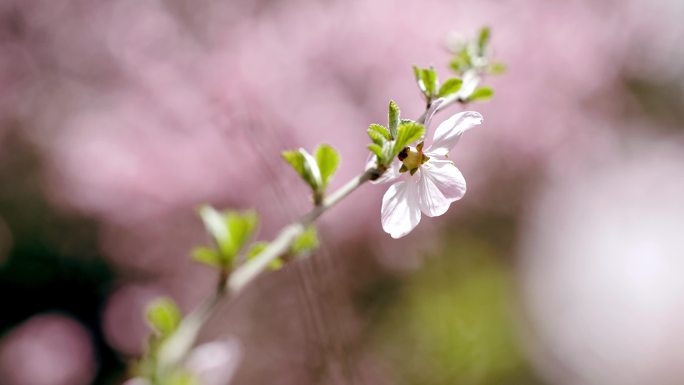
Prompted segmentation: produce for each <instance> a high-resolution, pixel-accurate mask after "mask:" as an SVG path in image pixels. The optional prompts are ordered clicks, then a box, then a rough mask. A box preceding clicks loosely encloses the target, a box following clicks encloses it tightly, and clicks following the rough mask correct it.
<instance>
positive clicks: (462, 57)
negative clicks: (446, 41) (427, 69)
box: [449, 47, 473, 74]
mask: <svg viewBox="0 0 684 385" xmlns="http://www.w3.org/2000/svg"><path fill="white" fill-rule="evenodd" d="M449 66H450V67H451V68H452V69H453V70H454V71H456V73H459V74H463V73H464V72H466V71H467V70H469V69H470V68H472V66H473V62H472V59H471V58H470V53H469V51H468V48H467V47H464V48H462V49H461V50H460V51H458V52H456V54H455V55H454V57H453V58H452V59H451V62H450V63H449Z"/></svg>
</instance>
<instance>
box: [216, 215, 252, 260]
mask: <svg viewBox="0 0 684 385" xmlns="http://www.w3.org/2000/svg"><path fill="white" fill-rule="evenodd" d="M224 218H225V222H226V225H227V226H228V232H229V234H230V237H229V239H230V241H229V242H228V243H227V244H226V245H225V246H224V247H223V251H224V252H225V255H226V256H227V257H228V258H230V261H232V258H233V257H235V256H236V255H237V254H238V253H239V252H240V250H241V249H242V248H243V247H244V245H245V243H246V242H247V241H248V240H249V238H250V237H251V236H252V233H253V232H254V230H255V228H256V226H257V224H258V223H259V216H258V215H257V213H256V212H255V211H251V210H250V211H245V212H242V213H239V212H232V211H229V212H226V213H225V214H224Z"/></svg>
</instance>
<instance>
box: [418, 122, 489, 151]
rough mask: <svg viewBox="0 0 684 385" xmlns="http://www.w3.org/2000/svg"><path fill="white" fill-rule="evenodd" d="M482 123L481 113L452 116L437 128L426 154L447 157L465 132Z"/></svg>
mask: <svg viewBox="0 0 684 385" xmlns="http://www.w3.org/2000/svg"><path fill="white" fill-rule="evenodd" d="M481 123H482V115H480V113H479V112H475V111H463V112H459V113H457V114H454V115H452V116H451V117H450V118H449V119H447V120H445V121H443V122H442V123H441V124H440V125H439V126H438V127H437V130H436V131H435V136H434V138H433V140H432V145H431V146H430V148H429V149H427V150H426V151H425V152H426V153H431V154H435V155H440V156H445V155H446V154H447V153H448V152H449V151H451V149H452V148H454V146H455V145H456V143H458V140H459V139H460V138H461V135H463V133H464V132H466V131H467V130H469V129H470V128H472V127H475V126H477V125H479V124H481Z"/></svg>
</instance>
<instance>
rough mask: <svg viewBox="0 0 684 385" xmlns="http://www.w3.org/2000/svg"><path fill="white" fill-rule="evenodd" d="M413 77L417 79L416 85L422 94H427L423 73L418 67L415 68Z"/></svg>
mask: <svg viewBox="0 0 684 385" xmlns="http://www.w3.org/2000/svg"><path fill="white" fill-rule="evenodd" d="M413 75H415V77H416V83H418V88H419V89H420V92H422V93H425V84H423V71H422V70H421V69H420V68H418V66H413Z"/></svg>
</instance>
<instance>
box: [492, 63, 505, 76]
mask: <svg viewBox="0 0 684 385" xmlns="http://www.w3.org/2000/svg"><path fill="white" fill-rule="evenodd" d="M504 72H506V65H505V64H504V63H501V62H497V63H492V64H491V65H490V66H489V73H490V74H492V75H501V74H502V73H504Z"/></svg>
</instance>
